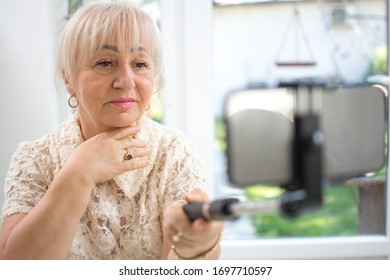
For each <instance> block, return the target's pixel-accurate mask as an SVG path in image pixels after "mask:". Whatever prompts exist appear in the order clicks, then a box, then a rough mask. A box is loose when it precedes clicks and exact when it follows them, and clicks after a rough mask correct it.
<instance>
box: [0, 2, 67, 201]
mask: <svg viewBox="0 0 390 280" xmlns="http://www.w3.org/2000/svg"><path fill="white" fill-rule="evenodd" d="M65 4H66V1H63V0H34V1H25V0H1V2H0V65H1V68H0V85H1V89H0V104H2V106H1V110H0V127H1V140H0V143H1V144H0V190H1V191H0V204H1V205H2V204H3V199H4V197H3V185H4V179H5V176H6V173H7V170H8V167H9V163H10V159H11V156H12V154H13V152H14V150H15V148H16V147H17V144H18V143H19V142H21V141H24V140H34V139H37V138H40V137H41V136H43V135H44V134H45V133H47V132H49V131H50V130H51V129H52V128H53V127H54V126H55V125H56V124H57V123H58V121H59V119H60V118H62V116H63V115H64V113H62V114H60V113H59V112H64V107H60V106H59V103H60V100H59V97H58V95H57V94H56V92H55V89H54V82H53V74H52V73H53V55H54V46H55V36H56V34H57V33H58V28H59V27H60V25H61V19H62V18H64V17H63V16H60V15H61V14H64V13H65V12H66V9H67V8H66V5H65ZM61 102H62V103H66V101H65V100H62V98H61Z"/></svg>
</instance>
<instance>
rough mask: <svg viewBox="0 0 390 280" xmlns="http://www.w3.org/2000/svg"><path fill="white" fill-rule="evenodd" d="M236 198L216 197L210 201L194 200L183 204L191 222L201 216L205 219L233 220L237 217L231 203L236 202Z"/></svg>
mask: <svg viewBox="0 0 390 280" xmlns="http://www.w3.org/2000/svg"><path fill="white" fill-rule="evenodd" d="M238 202H239V200H238V199H237V198H225V199H218V200H214V201H212V202H195V203H190V204H186V205H184V206H183V210H184V212H185V213H186V215H187V217H188V219H189V220H190V221H191V222H193V221H195V220H196V219H199V218H202V219H204V220H206V221H210V220H215V221H225V220H235V219H237V218H238V217H237V216H236V215H234V213H233V211H232V208H231V207H232V205H233V204H235V203H238Z"/></svg>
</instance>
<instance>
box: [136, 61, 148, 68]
mask: <svg viewBox="0 0 390 280" xmlns="http://www.w3.org/2000/svg"><path fill="white" fill-rule="evenodd" d="M134 66H135V67H136V68H138V69H142V68H148V65H147V64H146V63H145V62H136V63H134Z"/></svg>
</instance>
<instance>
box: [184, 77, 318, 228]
mask: <svg viewBox="0 0 390 280" xmlns="http://www.w3.org/2000/svg"><path fill="white" fill-rule="evenodd" d="M287 86H288V87H290V88H292V89H293V91H294V96H295V101H296V104H295V108H296V112H295V115H294V139H293V143H292V158H293V160H292V162H291V165H292V166H293V176H292V177H293V178H292V179H291V182H290V183H289V184H287V185H286V186H282V188H284V189H285V190H286V191H285V193H284V194H283V197H282V199H281V201H246V202H240V201H239V200H238V199H236V198H227V199H221V200H216V201H214V202H211V203H192V204H188V205H185V206H184V211H185V213H186V214H187V216H188V218H189V219H190V221H191V222H193V221H194V220H196V219H198V218H203V219H205V220H235V219H237V218H238V217H240V216H241V215H245V214H249V215H255V214H268V213H275V212H278V211H281V212H282V214H283V215H284V216H286V217H296V216H297V215H298V214H299V212H300V211H301V210H303V209H316V208H318V207H320V206H321V204H322V172H321V169H322V155H321V153H322V146H323V135H322V132H321V131H320V129H319V117H318V115H317V114H316V113H315V112H314V108H313V107H314V106H313V103H314V101H313V97H314V94H313V90H314V88H316V85H312V84H305V83H296V84H289V85H287ZM317 88H318V87H317ZM302 104H304V105H306V108H303V109H302ZM303 107H305V106H303Z"/></svg>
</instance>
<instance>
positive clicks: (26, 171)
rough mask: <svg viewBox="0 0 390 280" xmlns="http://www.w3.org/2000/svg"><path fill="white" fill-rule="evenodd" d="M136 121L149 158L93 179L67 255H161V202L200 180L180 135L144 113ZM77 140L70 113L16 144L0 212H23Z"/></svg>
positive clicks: (200, 165)
mask: <svg viewBox="0 0 390 280" xmlns="http://www.w3.org/2000/svg"><path fill="white" fill-rule="evenodd" d="M140 127H141V132H140V133H139V134H138V138H140V139H143V140H146V141H148V143H149V144H150V146H151V147H152V154H151V157H150V164H149V165H148V166H147V167H145V168H143V169H138V170H134V171H130V172H127V173H124V174H121V175H120V176H118V177H115V178H113V179H111V180H109V181H107V182H104V183H101V184H98V185H96V187H95V188H94V189H93V191H92V193H91V198H90V202H89V205H88V208H87V210H86V211H85V213H84V215H83V217H82V219H81V221H80V224H79V226H78V229H77V232H76V234H75V237H74V240H73V244H72V247H71V249H70V252H69V256H68V258H69V259H159V258H160V256H161V254H162V213H163V210H164V208H165V206H166V205H167V204H169V203H171V202H172V201H174V200H178V199H181V198H182V197H183V195H184V194H186V193H188V192H189V190H190V189H191V188H193V187H204V186H205V172H204V166H203V163H202V162H201V160H200V159H199V158H198V157H197V156H196V155H195V154H194V151H193V149H192V147H191V146H190V145H189V144H188V142H187V140H186V139H185V137H184V136H183V135H182V134H180V133H179V132H177V131H175V130H173V129H170V128H167V127H165V126H162V125H160V124H158V123H156V122H154V121H152V120H150V119H148V118H147V117H143V118H142V119H141V121H140ZM82 141H83V139H82V135H81V131H80V126H79V124H78V120H77V115H71V116H69V117H68V118H67V119H66V120H65V121H64V122H63V123H62V124H60V125H59V126H58V127H57V128H56V129H55V130H54V131H53V132H51V133H49V134H47V135H45V136H44V137H43V138H41V139H39V140H37V141H34V142H24V143H21V144H20V145H19V147H18V148H17V150H16V152H15V154H14V156H13V158H12V160H11V165H10V169H9V171H8V174H7V177H6V180H5V203H4V206H3V212H2V218H4V217H7V216H10V215H12V214H15V213H28V212H29V211H30V210H31V209H32V208H33V207H34V206H35V205H36V204H37V203H38V201H39V200H40V199H41V198H42V196H43V195H44V194H45V192H46V190H47V189H48V188H49V186H50V184H51V182H52V181H53V178H54V176H55V175H56V174H57V173H58V171H59V170H60V169H61V167H62V166H63V165H64V163H65V162H66V160H67V158H68V157H69V155H70V153H71V152H72V151H73V150H74V149H75V147H76V146H78V145H79V144H80V143H81V142H82ZM63 214H64V215H66V213H63Z"/></svg>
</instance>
